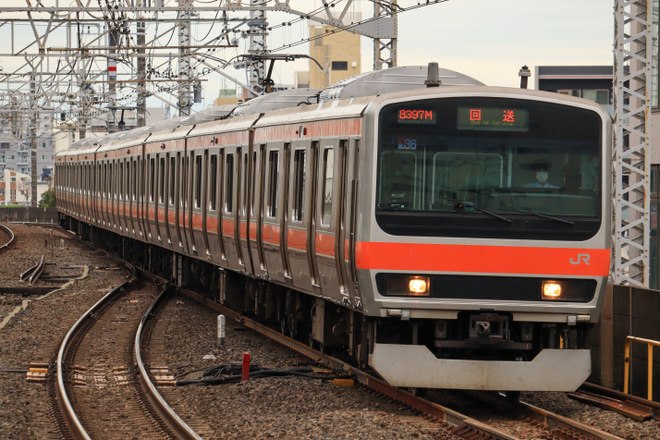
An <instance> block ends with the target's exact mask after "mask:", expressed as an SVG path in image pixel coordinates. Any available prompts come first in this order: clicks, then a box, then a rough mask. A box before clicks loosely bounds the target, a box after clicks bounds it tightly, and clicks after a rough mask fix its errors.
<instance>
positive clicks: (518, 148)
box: [376, 97, 603, 241]
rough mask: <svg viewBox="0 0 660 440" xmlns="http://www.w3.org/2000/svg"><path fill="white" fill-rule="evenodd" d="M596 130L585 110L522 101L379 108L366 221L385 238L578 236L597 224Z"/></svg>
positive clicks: (443, 101) (465, 100)
mask: <svg viewBox="0 0 660 440" xmlns="http://www.w3.org/2000/svg"><path fill="white" fill-rule="evenodd" d="M602 125H603V121H602V118H601V116H600V115H599V113H598V112H596V111H594V110H589V109H587V108H582V107H576V106H574V105H564V104H559V103H555V102H545V101H536V100H528V99H516V98H504V97H460V98H459V97H452V98H435V99H425V100H417V101H407V102H401V103H396V104H390V105H386V106H384V107H383V108H382V109H381V111H380V114H379V124H378V138H377V139H378V141H377V142H378V157H377V176H376V182H377V184H376V185H377V186H376V221H377V223H378V224H379V226H380V227H381V228H382V229H383V230H384V231H385V232H387V233H389V234H392V235H414V236H420V235H421V236H464V237H484V238H521V239H541V240H543V239H547V240H573V241H577V240H586V239H588V238H590V237H592V236H593V235H595V234H596V232H597V231H598V230H599V228H600V226H601V221H602V209H603V207H602V194H601V191H602V190H603V189H602V182H603V176H602V173H601V170H602V161H603V157H602V154H603V145H602V144H603V127H602Z"/></svg>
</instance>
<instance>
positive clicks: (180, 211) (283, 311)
mask: <svg viewBox="0 0 660 440" xmlns="http://www.w3.org/2000/svg"><path fill="white" fill-rule="evenodd" d="M427 70H428V71H430V72H433V71H434V69H431V68H428V69H427V67H425V66H422V67H420V66H409V67H400V68H395V69H389V70H386V71H380V72H375V73H371V74H363V75H360V76H358V77H354V78H351V79H349V80H346V81H342V82H340V83H337V84H335V85H334V86H331V87H330V88H328V89H326V90H313V89H297V90H293V91H288V92H282V93H276V94H272V95H266V96H263V97H260V98H256V99H254V100H251V101H248V102H246V103H242V104H239V105H237V106H235V107H231V108H229V109H227V108H214V109H211V110H210V111H208V112H205V113H206V114H205V115H202V114H201V113H200V114H197V115H194V116H191V117H188V118H177V119H174V120H170V121H165V122H162V123H159V124H156V125H154V126H152V127H146V128H139V129H134V130H131V131H127V132H120V133H115V134H112V135H109V136H107V137H105V138H93V139H84V140H81V141H78V142H76V143H74V144H73V145H72V146H71V148H70V149H69V150H67V151H65V152H62V153H59V154H57V156H56V170H55V182H56V183H55V190H56V200H57V205H58V209H59V212H60V220H61V223H62V225H63V226H65V227H67V228H69V229H72V230H74V231H76V232H77V233H79V234H80V235H81V236H83V238H89V239H91V240H92V241H94V242H96V243H98V244H99V245H104V246H106V247H108V248H109V249H111V250H114V251H116V252H118V253H119V254H121V255H123V256H124V257H125V258H126V259H128V260H129V261H132V262H133V263H134V264H137V265H138V266H142V267H145V268H147V269H149V270H151V271H154V272H156V273H162V274H165V275H166V276H168V277H170V279H171V280H172V281H173V282H175V283H177V284H179V285H182V286H195V287H197V288H200V289H202V290H203V291H205V292H207V294H208V295H210V296H213V298H214V299H215V300H217V301H219V302H222V303H224V304H227V305H228V306H231V307H232V308H234V309H236V310H238V311H240V312H243V313H245V314H249V315H251V316H255V317H257V318H259V319H261V320H263V321H264V322H268V323H271V324H272V325H274V326H279V327H281V329H282V331H283V332H285V333H286V334H288V335H290V336H292V337H295V338H297V339H299V340H302V341H305V342H307V343H310V344H312V345H314V346H317V347H320V348H322V349H324V350H326V351H328V352H332V353H333V354H335V355H337V356H345V357H346V358H347V359H353V360H355V361H356V362H358V363H359V364H360V365H362V366H369V367H370V368H372V369H373V370H374V371H375V372H377V373H378V374H379V375H381V376H382V377H383V378H384V379H385V380H387V381H388V382H389V383H391V384H393V385H397V386H401V387H409V388H460V389H482V390H500V391H526V390H556V391H572V390H575V389H576V388H577V387H578V386H579V385H580V384H581V383H582V382H583V381H584V380H586V379H587V377H588V376H589V374H590V371H591V357H590V351H589V348H588V347H589V345H588V344H589V339H588V335H589V333H588V332H589V330H590V328H592V327H593V325H594V324H595V323H596V322H597V321H598V320H599V316H600V311H601V305H602V299H603V294H604V289H605V286H606V282H607V277H608V274H609V270H610V260H611V258H610V234H611V231H610V208H609V203H610V188H609V185H610V183H609V182H610V173H611V171H610V166H611V163H610V161H611V159H610V155H609V152H610V144H611V137H610V136H611V135H610V133H611V118H610V116H609V114H608V113H607V112H606V111H605V110H604V109H603V108H602V107H601V106H599V105H598V104H596V103H594V102H591V101H588V100H584V99H579V98H575V97H572V96H566V95H561V94H554V93H546V92H540V91H532V90H525V89H513V88H498V87H486V86H484V85H482V84H481V83H479V82H478V81H476V80H474V79H472V78H469V77H466V76H464V75H461V74H458V73H456V72H452V71H449V70H444V69H439V75H438V78H434V77H433V76H432V77H431V78H430V79H429V78H428V77H427ZM425 83H426V87H425ZM438 85H439V86H438ZM202 113H204V112H202Z"/></svg>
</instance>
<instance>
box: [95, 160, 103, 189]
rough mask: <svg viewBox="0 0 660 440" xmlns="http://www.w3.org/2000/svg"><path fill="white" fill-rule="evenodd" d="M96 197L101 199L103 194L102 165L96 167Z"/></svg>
mask: <svg viewBox="0 0 660 440" xmlns="http://www.w3.org/2000/svg"><path fill="white" fill-rule="evenodd" d="M96 168H97V170H96V196H97V197H101V194H102V185H103V180H102V179H103V177H102V176H103V174H101V170H102V166H101V164H98V166H97V167H96Z"/></svg>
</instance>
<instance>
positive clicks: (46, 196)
mask: <svg viewBox="0 0 660 440" xmlns="http://www.w3.org/2000/svg"><path fill="white" fill-rule="evenodd" d="M53 207H55V190H53V189H49V190H48V191H46V192H45V193H43V194H42V195H41V200H39V208H53Z"/></svg>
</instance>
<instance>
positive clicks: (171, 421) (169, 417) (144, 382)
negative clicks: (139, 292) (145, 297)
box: [133, 289, 202, 440]
mask: <svg viewBox="0 0 660 440" xmlns="http://www.w3.org/2000/svg"><path fill="white" fill-rule="evenodd" d="M167 293H169V289H163V291H162V292H161V294H160V295H158V297H157V298H156V299H155V300H154V301H153V302H152V303H151V305H150V306H149V308H148V309H147V311H146V312H145V314H144V315H143V316H142V319H141V320H140V324H139V325H138V329H137V332H136V333H135V344H134V352H133V355H134V356H135V360H136V363H137V366H138V369H139V371H140V374H139V375H138V377H137V378H138V382H139V384H140V386H141V387H142V391H143V392H144V395H145V397H146V398H147V399H148V401H149V403H150V404H151V407H152V408H153V409H154V410H156V412H157V413H158V415H159V416H160V418H161V420H162V421H163V422H165V424H167V426H168V427H169V428H170V429H171V430H172V431H173V432H174V433H176V435H178V436H179V437H180V438H182V439H186V440H189V439H190V440H202V438H201V437H200V436H199V435H198V434H197V433H196V432H195V431H194V430H193V429H192V428H191V427H190V426H188V424H187V423H186V422H185V421H183V419H181V417H179V415H178V414H177V413H176V412H175V411H174V410H173V409H172V407H170V406H169V404H168V403H167V402H166V401H165V399H164V398H163V396H162V395H161V394H160V393H159V392H158V389H157V388H156V386H155V385H154V384H153V382H152V381H151V379H150V378H149V373H148V372H147V369H146V367H145V365H144V362H143V361H142V354H141V353H142V348H141V347H142V338H143V337H144V335H145V334H146V332H144V329H145V327H146V325H147V321H148V320H149V319H150V318H151V316H152V312H153V311H154V309H155V308H156V306H157V305H159V304H160V303H161V301H162V300H164V298H165V296H166V295H167Z"/></svg>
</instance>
